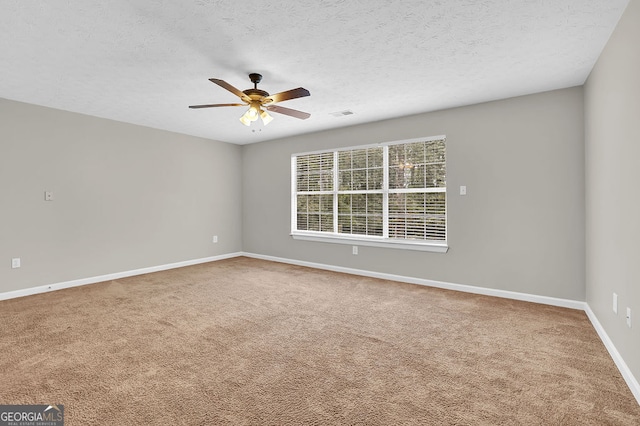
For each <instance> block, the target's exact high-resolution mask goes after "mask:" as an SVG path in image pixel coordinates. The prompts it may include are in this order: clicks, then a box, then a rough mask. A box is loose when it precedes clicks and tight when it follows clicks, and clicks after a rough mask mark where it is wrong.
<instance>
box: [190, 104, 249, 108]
mask: <svg viewBox="0 0 640 426" xmlns="http://www.w3.org/2000/svg"><path fill="white" fill-rule="evenodd" d="M226 106H246V104H207V105H189V108H193V109H196V108H214V107H226Z"/></svg>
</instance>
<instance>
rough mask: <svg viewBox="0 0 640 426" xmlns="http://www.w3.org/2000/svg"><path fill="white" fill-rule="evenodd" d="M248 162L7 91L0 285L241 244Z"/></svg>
mask: <svg viewBox="0 0 640 426" xmlns="http://www.w3.org/2000/svg"><path fill="white" fill-rule="evenodd" d="M240 162H241V147H239V146H236V145H230V144H224V143H220V142H214V141H210V140H205V139H199V138H195V137H191V136H185V135H179V134H174V133H169V132H165V131H160V130H153V129H149V128H145V127H139V126H134V125H130V124H124V123H119V122H114V121H110V120H104V119H100V118H95V117H89V116H84V115H80V114H74V113H69V112H64V111H59V110H53V109H49V108H44V107H39V106H34V105H28V104H23V103H19V102H13V101H8V100H4V99H0V194H1V199H0V293H1V292H6V291H11V290H18V289H24V288H29V287H35V286H39V285H44V284H51V283H56V282H61V281H67V280H73V279H79V278H87V277H92V276H97V275H102V274H109V273H115V272H122V271H128V270H132V269H138V268H144V267H149V266H157V265H163V264H167V263H173V262H179V261H184V260H191V259H198V258H203V257H208V256H214V255H218V254H224V253H231V252H237V251H240V250H241V235H242V229H241V225H242V224H241V219H240V211H241V207H242V205H241V201H242V200H241V196H240V190H241V178H242V176H241V164H240ZM45 190H48V191H53V193H54V197H55V199H54V201H51V202H45V201H44V191H45ZM216 234H217V235H218V236H219V243H218V244H213V243H212V236H213V235H216ZM14 257H20V258H21V259H22V267H21V268H20V269H11V258H14Z"/></svg>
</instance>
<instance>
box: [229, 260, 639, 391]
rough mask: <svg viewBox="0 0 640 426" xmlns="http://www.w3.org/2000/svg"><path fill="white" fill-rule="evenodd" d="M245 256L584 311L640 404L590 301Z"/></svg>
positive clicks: (634, 385) (636, 388)
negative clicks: (590, 305) (588, 302)
mask: <svg viewBox="0 0 640 426" xmlns="http://www.w3.org/2000/svg"><path fill="white" fill-rule="evenodd" d="M242 255H243V256H246V257H253V258H256V259H263V260H271V261H274V262H281V263H288V264H291V265H298V266H307V267H310V268H317V269H324V270H328V271H334V272H344V273H347V274H353V275H361V276H365V277H372V278H381V279H385V280H393V281H400V282H405V283H411V284H419V285H424V286H429V287H438V288H444V289H447V290H456V291H462V292H466V293H474V294H483V295H486V296H495V297H502V298H506V299H514V300H522V301H526V302H534V303H541V304H544V305H552V306H560V307H563V308H571V309H578V310H582V311H584V312H585V313H586V314H587V317H588V318H589V320H590V321H591V324H592V325H593V327H594V328H595V329H596V332H597V333H598V336H600V339H601V340H602V342H603V343H604V345H605V347H606V348H607V350H608V351H609V354H610V355H611V358H613V361H614V362H615V364H616V366H617V367H618V370H620V373H621V374H622V377H624V380H625V382H626V383H627V386H629V389H630V390H631V393H633V396H634V397H635V398H636V400H637V401H638V404H640V385H639V384H638V381H637V380H636V378H635V377H634V376H633V373H631V370H630V369H629V367H628V366H627V364H626V363H625V362H624V359H623V358H622V356H621V355H620V353H619V352H618V350H617V349H616V347H615V346H614V344H613V342H612V341H611V339H610V338H609V336H608V335H607V333H606V332H605V331H604V328H603V327H602V325H601V324H600V322H599V321H598V319H597V317H596V316H595V314H594V313H593V311H592V310H591V308H590V307H589V305H588V304H587V303H586V302H580V301H577V300H570V299H559V298H555V297H547V296H538V295H535V294H527V293H518V292H513V291H506V290H496V289H491V288H485V287H474V286H469V285H463V284H452V283H446V282H441V281H432V280H425V279H421V278H413V277H405V276H402V275H393V274H385V273H381V272H371V271H365V270H361V269H353V268H345V267H342V266H333V265H325V264H321V263H314V262H306V261H302V260H294V259H285V258H281V257H274V256H265V255H262V254H255V253H242Z"/></svg>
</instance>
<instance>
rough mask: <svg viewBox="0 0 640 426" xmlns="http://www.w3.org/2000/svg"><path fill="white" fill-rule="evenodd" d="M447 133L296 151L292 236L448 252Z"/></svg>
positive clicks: (293, 178)
mask: <svg viewBox="0 0 640 426" xmlns="http://www.w3.org/2000/svg"><path fill="white" fill-rule="evenodd" d="M445 145H446V144H445V138H444V136H440V137H437V138H426V139H414V140H410V141H401V142H390V143H386V144H379V145H372V146H363V147H353V148H347V149H339V150H334V151H323V152H313V153H304V154H298V155H294V156H292V159H291V163H292V197H291V199H292V206H291V209H292V224H291V231H292V235H293V237H294V238H299V239H311V240H321V241H332V242H343V243H354V242H357V243H359V244H365V245H366V244H370V245H382V246H388V245H395V246H398V247H403V248H413V249H420V250H433V251H446V237H447V226H446V224H447V222H446V221H447V218H446V161H445Z"/></svg>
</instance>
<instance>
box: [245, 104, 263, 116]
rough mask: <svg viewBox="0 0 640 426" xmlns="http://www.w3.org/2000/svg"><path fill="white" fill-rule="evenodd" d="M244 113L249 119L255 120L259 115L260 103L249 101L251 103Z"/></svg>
mask: <svg viewBox="0 0 640 426" xmlns="http://www.w3.org/2000/svg"><path fill="white" fill-rule="evenodd" d="M245 115H246V117H247V118H248V119H249V120H251V121H256V120H257V119H258V115H260V103H259V102H256V101H254V102H251V105H249V109H248V110H247V112H246V114H245Z"/></svg>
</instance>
